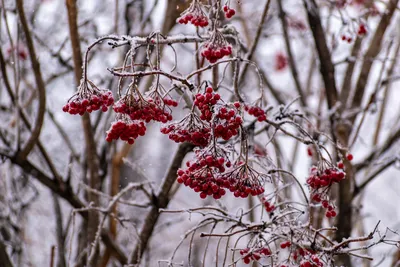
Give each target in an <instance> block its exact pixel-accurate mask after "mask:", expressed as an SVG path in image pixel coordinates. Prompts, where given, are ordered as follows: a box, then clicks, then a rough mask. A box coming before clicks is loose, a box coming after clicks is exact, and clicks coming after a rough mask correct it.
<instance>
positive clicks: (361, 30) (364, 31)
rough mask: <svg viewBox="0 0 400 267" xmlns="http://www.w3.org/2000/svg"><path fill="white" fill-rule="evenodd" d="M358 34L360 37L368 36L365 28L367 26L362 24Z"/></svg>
mask: <svg viewBox="0 0 400 267" xmlns="http://www.w3.org/2000/svg"><path fill="white" fill-rule="evenodd" d="M357 34H358V35H360V36H363V35H366V34H367V27H366V26H365V24H363V23H361V24H360V25H359V26H358V31H357Z"/></svg>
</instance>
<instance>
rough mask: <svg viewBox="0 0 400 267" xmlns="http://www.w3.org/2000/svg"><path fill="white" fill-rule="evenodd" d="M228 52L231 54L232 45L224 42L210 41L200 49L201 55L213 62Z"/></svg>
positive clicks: (227, 54)
mask: <svg viewBox="0 0 400 267" xmlns="http://www.w3.org/2000/svg"><path fill="white" fill-rule="evenodd" d="M230 54H232V46H230V45H229V44H226V42H224V43H223V44H218V43H214V42H211V41H210V42H208V43H206V44H205V45H204V47H203V50H202V51H201V55H202V56H203V57H205V58H206V59H207V60H208V61H210V63H215V62H217V60H219V59H221V58H223V57H224V56H229V55H230Z"/></svg>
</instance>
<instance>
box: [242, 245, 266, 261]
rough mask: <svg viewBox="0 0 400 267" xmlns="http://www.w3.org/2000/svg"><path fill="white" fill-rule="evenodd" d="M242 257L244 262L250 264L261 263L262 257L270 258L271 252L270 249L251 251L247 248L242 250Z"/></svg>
mask: <svg viewBox="0 0 400 267" xmlns="http://www.w3.org/2000/svg"><path fill="white" fill-rule="evenodd" d="M239 253H240V255H242V256H243V262H244V263H245V264H249V263H250V262H251V261H259V260H260V259H261V257H262V256H270V255H271V251H270V250H269V249H268V248H258V249H254V250H250V248H245V249H241V250H240V252H239Z"/></svg>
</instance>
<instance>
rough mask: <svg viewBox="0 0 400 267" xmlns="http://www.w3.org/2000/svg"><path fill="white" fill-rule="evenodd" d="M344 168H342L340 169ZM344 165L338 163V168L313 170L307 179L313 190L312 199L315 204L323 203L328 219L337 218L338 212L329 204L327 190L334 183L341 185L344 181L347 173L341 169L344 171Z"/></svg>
mask: <svg viewBox="0 0 400 267" xmlns="http://www.w3.org/2000/svg"><path fill="white" fill-rule="evenodd" d="M340 167H342V168H340ZM343 167H344V166H343V163H341V162H339V163H338V169H337V168H328V169H325V170H324V171H318V170H317V168H315V167H313V168H312V169H311V175H310V177H309V178H308V179H307V184H308V185H309V186H310V187H311V188H312V192H311V199H312V200H313V201H314V202H317V203H319V202H322V203H321V204H322V207H323V208H325V209H328V210H327V211H326V213H325V216H326V217H327V218H331V217H335V216H336V215H337V214H336V211H335V210H334V206H333V205H330V204H329V201H328V196H327V194H326V192H327V188H328V187H330V186H331V185H332V184H333V183H339V182H340V181H341V180H343V179H344V177H345V173H344V172H343V171H341V170H339V169H343Z"/></svg>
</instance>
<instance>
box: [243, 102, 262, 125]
mask: <svg viewBox="0 0 400 267" xmlns="http://www.w3.org/2000/svg"><path fill="white" fill-rule="evenodd" d="M244 110H245V111H247V113H249V114H250V115H252V116H254V117H256V118H257V120H258V121H259V122H262V121H265V120H266V119H267V116H266V115H265V112H264V110H263V109H262V108H260V107H257V106H245V107H244Z"/></svg>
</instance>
